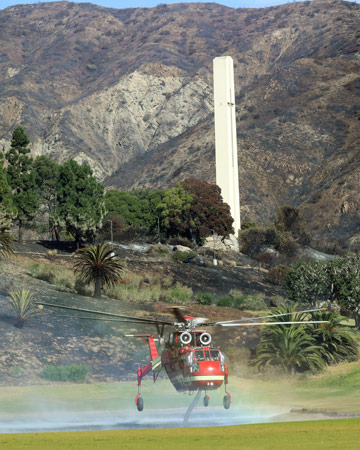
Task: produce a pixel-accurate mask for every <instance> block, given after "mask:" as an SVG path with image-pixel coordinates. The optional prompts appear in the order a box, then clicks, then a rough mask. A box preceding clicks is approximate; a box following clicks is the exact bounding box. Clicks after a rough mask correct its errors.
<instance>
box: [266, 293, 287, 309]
mask: <svg viewBox="0 0 360 450" xmlns="http://www.w3.org/2000/svg"><path fill="white" fill-rule="evenodd" d="M288 303H289V302H288V300H286V298H284V297H281V295H274V297H271V298H270V306H273V307H276V308H277V307H279V306H282V307H284V306H286V305H287V304H288Z"/></svg>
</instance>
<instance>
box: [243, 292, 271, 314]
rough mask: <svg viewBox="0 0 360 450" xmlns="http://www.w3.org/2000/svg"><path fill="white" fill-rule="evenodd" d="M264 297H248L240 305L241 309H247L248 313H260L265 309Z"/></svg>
mask: <svg viewBox="0 0 360 450" xmlns="http://www.w3.org/2000/svg"><path fill="white" fill-rule="evenodd" d="M266 308H267V306H266V303H265V302H264V297H263V296H260V295H248V296H247V297H246V298H245V299H244V301H243V302H242V304H241V309H243V310H244V309H248V310H250V311H260V310H262V309H266Z"/></svg>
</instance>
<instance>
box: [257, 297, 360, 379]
mask: <svg viewBox="0 0 360 450" xmlns="http://www.w3.org/2000/svg"><path fill="white" fill-rule="evenodd" d="M296 309H297V305H296V304H294V305H291V306H284V307H279V308H278V309H277V310H275V311H274V314H275V316H274V317H272V318H270V319H269V321H270V322H286V321H288V320H291V321H294V322H303V321H309V320H310V321H327V322H328V323H313V324H310V323H308V324H306V323H304V325H299V324H292V325H289V324H284V325H277V326H268V327H264V328H263V329H262V332H261V337H260V341H259V344H258V347H257V350H256V357H255V365H256V366H257V367H258V368H260V369H263V368H266V367H269V366H277V367H280V368H282V369H283V370H285V371H287V372H291V373H294V372H303V371H305V370H317V369H321V368H322V367H323V366H324V365H326V364H332V363H337V362H339V361H344V360H345V361H353V360H355V359H356V358H357V355H358V349H357V343H356V342H355V341H354V340H353V339H352V337H351V336H350V335H349V334H348V333H347V332H346V331H345V330H344V329H341V327H340V325H339V324H340V320H341V318H340V317H339V316H338V315H337V314H334V313H332V312H330V311H315V312H312V313H311V314H307V313H304V312H302V313H297V312H296ZM280 314H287V315H280ZM279 315H280V316H279ZM290 318H291V319H290Z"/></svg>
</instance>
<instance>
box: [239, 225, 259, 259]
mask: <svg viewBox="0 0 360 450" xmlns="http://www.w3.org/2000/svg"><path fill="white" fill-rule="evenodd" d="M239 244H240V250H241V252H242V253H245V255H249V256H253V255H255V254H257V253H259V252H260V250H261V248H262V247H263V246H264V244H265V231H264V230H263V229H262V228H249V229H247V230H245V231H243V232H242V233H241V234H240V236H239Z"/></svg>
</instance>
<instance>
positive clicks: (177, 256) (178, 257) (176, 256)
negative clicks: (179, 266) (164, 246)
mask: <svg viewBox="0 0 360 450" xmlns="http://www.w3.org/2000/svg"><path fill="white" fill-rule="evenodd" d="M194 256H196V253H195V252H180V251H179V250H176V251H175V252H173V253H172V255H171V259H172V260H173V261H175V262H183V261H184V260H185V259H186V258H193V257H194Z"/></svg>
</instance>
